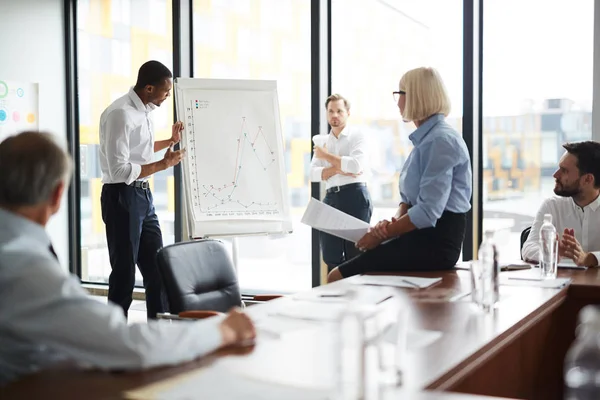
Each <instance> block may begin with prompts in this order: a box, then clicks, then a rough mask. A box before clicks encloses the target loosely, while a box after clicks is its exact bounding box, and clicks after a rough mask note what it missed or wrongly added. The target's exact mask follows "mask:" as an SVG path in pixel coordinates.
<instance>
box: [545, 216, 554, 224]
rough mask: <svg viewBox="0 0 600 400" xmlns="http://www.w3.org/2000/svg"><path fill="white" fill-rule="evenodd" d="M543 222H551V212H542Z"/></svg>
mask: <svg viewBox="0 0 600 400" xmlns="http://www.w3.org/2000/svg"><path fill="white" fill-rule="evenodd" d="M544 222H550V223H552V214H544Z"/></svg>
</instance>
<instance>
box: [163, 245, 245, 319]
mask: <svg viewBox="0 0 600 400" xmlns="http://www.w3.org/2000/svg"><path fill="white" fill-rule="evenodd" d="M158 268H159V270H160V273H161V275H162V279H163V282H164V286H165V291H166V293H167V299H168V301H169V309H170V312H171V313H172V314H174V315H178V314H179V313H181V312H184V311H191V310H206V311H219V312H227V311H228V310H229V309H230V308H231V307H234V306H238V307H240V306H242V297H241V295H240V286H239V283H238V279H237V275H236V271H235V268H234V266H233V262H232V260H231V257H230V255H229V253H228V251H227V248H226V247H225V245H224V244H223V242H221V241H219V240H213V239H205V240H196V241H191V242H182V243H176V244H172V245H169V246H166V247H163V248H162V249H161V250H159V252H158Z"/></svg>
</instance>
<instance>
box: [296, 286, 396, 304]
mask: <svg viewBox="0 0 600 400" xmlns="http://www.w3.org/2000/svg"><path fill="white" fill-rule="evenodd" d="M348 294H349V293H348V292H347V291H345V290H339V289H338V290H333V289H323V290H311V291H308V292H300V293H296V294H294V295H293V296H292V299H294V300H302V301H312V302H318V303H347V302H348V301H349V297H348ZM393 294H394V291H393V289H391V288H390V289H388V290H381V288H369V287H365V288H364V290H357V291H355V293H354V295H355V297H354V298H353V301H355V302H357V303H360V304H379V303H381V302H383V301H384V300H386V299H388V298H390V297H391V296H392V295H393Z"/></svg>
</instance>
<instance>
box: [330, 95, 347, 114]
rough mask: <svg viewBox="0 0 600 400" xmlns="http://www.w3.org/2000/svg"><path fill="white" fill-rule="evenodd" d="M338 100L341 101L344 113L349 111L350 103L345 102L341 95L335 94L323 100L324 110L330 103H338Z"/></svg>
mask: <svg viewBox="0 0 600 400" xmlns="http://www.w3.org/2000/svg"><path fill="white" fill-rule="evenodd" d="M338 100H343V101H344V106H345V107H346V111H350V102H349V101H348V100H346V98H345V97H344V96H342V95H341V94H337V93H334V94H332V95H331V96H329V97H328V98H327V100H325V108H326V109H327V106H329V103H330V102H332V101H338Z"/></svg>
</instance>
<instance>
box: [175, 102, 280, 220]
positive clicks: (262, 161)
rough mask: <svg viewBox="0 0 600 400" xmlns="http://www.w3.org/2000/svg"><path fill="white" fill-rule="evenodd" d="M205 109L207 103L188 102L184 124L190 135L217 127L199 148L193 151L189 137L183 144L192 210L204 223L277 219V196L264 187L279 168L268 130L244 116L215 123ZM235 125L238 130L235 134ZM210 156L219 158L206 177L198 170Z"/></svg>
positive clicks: (194, 148) (206, 173)
mask: <svg viewBox="0 0 600 400" xmlns="http://www.w3.org/2000/svg"><path fill="white" fill-rule="evenodd" d="M209 106H210V104H209V103H208V102H206V101H204V102H199V101H198V100H192V101H191V103H190V106H189V107H186V111H188V113H187V116H186V117H187V121H186V123H187V125H188V128H191V130H194V128H195V129H199V126H200V125H201V124H202V125H208V126H220V127H221V128H220V129H216V132H214V133H213V134H212V135H208V134H207V135H206V136H204V139H203V145H202V146H199V145H198V146H197V143H196V139H195V138H193V137H192V138H188V140H187V145H188V153H189V164H190V168H191V180H192V182H191V183H192V185H191V186H192V188H193V193H192V196H193V204H194V208H195V209H196V210H197V211H198V212H200V213H201V214H202V215H204V216H206V217H213V216H214V217H219V216H230V217H231V216H276V215H278V214H279V213H280V204H279V202H278V199H277V196H275V194H274V193H272V190H269V186H268V185H265V183H266V182H269V181H270V180H272V179H271V178H272V176H271V175H273V174H277V168H279V165H278V163H277V154H275V146H274V145H273V144H272V143H270V141H272V140H273V134H272V132H270V131H269V129H270V127H269V125H268V124H267V125H262V124H260V123H259V122H257V121H255V120H252V121H250V118H248V117H246V116H241V117H238V118H235V119H231V118H228V119H227V121H226V122H223V121H220V122H218V123H217V122H215V121H213V120H214V117H212V119H211V117H209V116H208V115H207V114H206V113H205V112H204V113H203V109H206V108H208V107H209ZM200 119H203V121H202V123H201V122H200ZM207 119H209V120H210V121H208V122H207ZM234 121H235V123H236V124H237V129H234V128H233V124H234ZM214 154H220V155H221V157H219V159H218V160H215V162H214V167H213V168H211V170H210V171H207V170H206V169H201V168H198V165H199V163H197V161H198V158H202V159H206V157H211V156H213V155H214Z"/></svg>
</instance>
